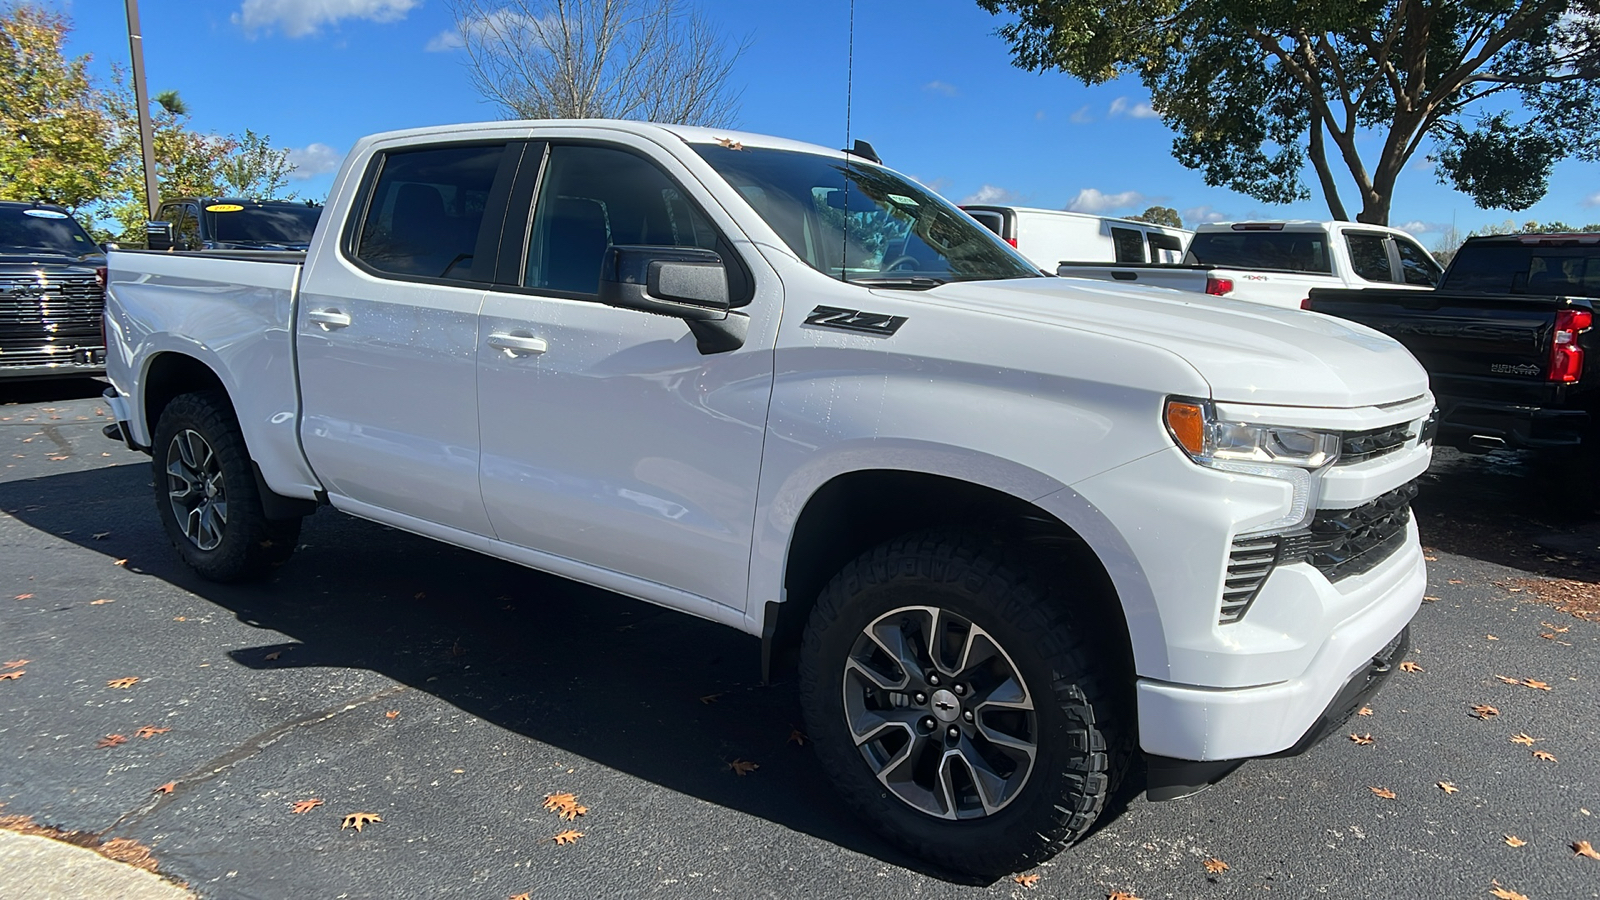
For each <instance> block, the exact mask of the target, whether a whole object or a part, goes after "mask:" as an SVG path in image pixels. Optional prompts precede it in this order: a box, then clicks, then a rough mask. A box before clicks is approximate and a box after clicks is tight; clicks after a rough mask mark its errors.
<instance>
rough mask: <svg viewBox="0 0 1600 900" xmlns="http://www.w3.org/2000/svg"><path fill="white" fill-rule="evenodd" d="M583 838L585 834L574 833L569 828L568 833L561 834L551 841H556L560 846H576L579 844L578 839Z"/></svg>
mask: <svg viewBox="0 0 1600 900" xmlns="http://www.w3.org/2000/svg"><path fill="white" fill-rule="evenodd" d="M581 837H583V832H581V831H574V830H572V829H571V828H568V829H567V830H566V831H563V832H561V833H560V834H558V835H556V836H555V837H553V838H551V839H550V840H552V841H555V842H556V843H558V844H575V843H577V842H578V838H581Z"/></svg>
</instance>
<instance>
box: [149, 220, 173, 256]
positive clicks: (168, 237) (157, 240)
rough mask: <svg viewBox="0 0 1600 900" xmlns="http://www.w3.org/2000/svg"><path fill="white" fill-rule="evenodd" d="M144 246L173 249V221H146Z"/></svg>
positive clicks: (155, 248) (150, 248)
mask: <svg viewBox="0 0 1600 900" xmlns="http://www.w3.org/2000/svg"><path fill="white" fill-rule="evenodd" d="M144 246H145V249H147V250H171V249H172V223H171V222H158V221H155V220H153V219H152V220H150V221H147V222H145V223H144Z"/></svg>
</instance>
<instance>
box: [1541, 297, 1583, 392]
mask: <svg viewBox="0 0 1600 900" xmlns="http://www.w3.org/2000/svg"><path fill="white" fill-rule="evenodd" d="M1592 324H1594V313H1591V312H1589V311H1588V310H1586V309H1563V310H1559V311H1557V312H1556V327H1555V333H1554V334H1552V335H1551V336H1550V374H1549V375H1548V376H1547V379H1548V380H1550V381H1560V382H1565V383H1571V382H1574V381H1577V380H1578V376H1580V375H1582V374H1583V347H1582V346H1581V345H1580V344H1579V343H1578V335H1579V334H1580V333H1582V332H1584V331H1587V330H1588V329H1589V326H1590V325H1592Z"/></svg>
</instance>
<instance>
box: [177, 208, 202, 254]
mask: <svg viewBox="0 0 1600 900" xmlns="http://www.w3.org/2000/svg"><path fill="white" fill-rule="evenodd" d="M172 212H173V216H174V217H173V219H172V240H173V242H174V243H176V244H178V245H180V246H182V247H183V248H184V249H185V250H198V249H200V219H199V217H198V216H196V215H195V211H194V207H193V206H190V205H189V204H187V203H184V204H181V205H177V206H174V207H173V209H172Z"/></svg>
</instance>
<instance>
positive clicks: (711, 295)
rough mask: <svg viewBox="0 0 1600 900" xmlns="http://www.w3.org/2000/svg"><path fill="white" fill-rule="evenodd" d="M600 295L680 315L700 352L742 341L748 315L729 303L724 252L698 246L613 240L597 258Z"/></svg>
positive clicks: (609, 301) (618, 303)
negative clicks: (642, 243) (644, 243)
mask: <svg viewBox="0 0 1600 900" xmlns="http://www.w3.org/2000/svg"><path fill="white" fill-rule="evenodd" d="M599 300H600V302H601V303H604V304H606V305H607V306H615V307H617V308H618V309H633V310H638V311H639V312H647V313H652V314H654V315H658V316H670V317H672V318H675V319H683V320H684V321H685V322H687V323H688V324H689V330H690V331H691V332H693V333H694V336H695V342H696V344H697V345H698V346H699V348H700V352H701V353H704V354H710V353H726V352H728V351H729V350H737V349H739V348H740V347H742V346H744V339H745V335H746V334H747V333H748V332H749V328H750V317H749V316H746V315H745V314H744V313H740V312H734V311H733V310H731V309H730V308H729V297H728V271H727V269H726V267H724V265H723V263H722V257H720V256H718V255H717V254H715V253H713V252H711V251H710V250H702V249H699V248H697V247H656V246H648V245H623V246H617V245H612V246H609V247H607V248H606V252H605V256H604V257H602V258H601V261H600V289H599Z"/></svg>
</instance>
